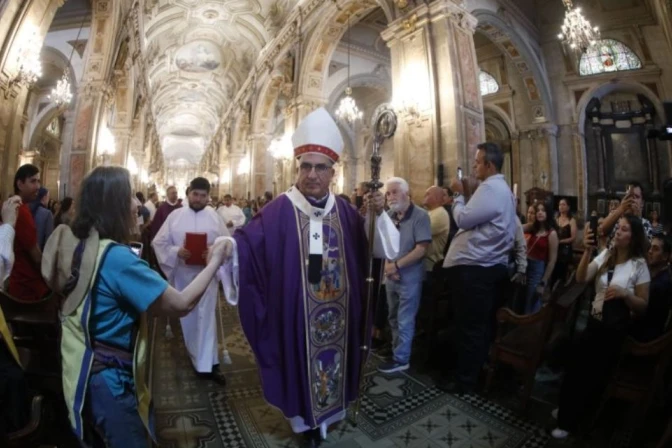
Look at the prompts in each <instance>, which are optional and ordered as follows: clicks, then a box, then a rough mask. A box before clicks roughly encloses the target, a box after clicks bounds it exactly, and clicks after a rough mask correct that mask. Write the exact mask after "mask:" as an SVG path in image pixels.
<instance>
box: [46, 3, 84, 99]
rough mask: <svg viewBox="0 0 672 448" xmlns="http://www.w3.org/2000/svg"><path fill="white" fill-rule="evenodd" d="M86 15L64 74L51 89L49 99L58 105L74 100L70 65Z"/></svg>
mask: <svg viewBox="0 0 672 448" xmlns="http://www.w3.org/2000/svg"><path fill="white" fill-rule="evenodd" d="M85 19H86V16H84V17H83V18H82V23H81V24H80V25H79V31H78V32H77V39H75V41H74V42H73V44H72V50H70V57H69V58H68V65H67V67H65V70H63V76H62V77H61V79H59V80H58V82H57V83H56V87H54V89H53V90H52V91H51V95H49V99H50V100H52V101H53V102H54V103H55V104H56V106H57V107H63V106H67V105H68V104H70V101H72V86H71V85H70V65H71V63H72V55H73V54H74V53H75V45H77V43H78V42H79V36H80V35H81V33H82V28H83V27H84V20H85Z"/></svg>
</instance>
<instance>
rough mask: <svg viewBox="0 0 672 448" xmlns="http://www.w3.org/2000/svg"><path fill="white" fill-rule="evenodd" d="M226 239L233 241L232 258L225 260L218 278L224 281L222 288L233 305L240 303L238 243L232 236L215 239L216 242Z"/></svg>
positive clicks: (219, 270) (218, 272) (218, 271)
mask: <svg viewBox="0 0 672 448" xmlns="http://www.w3.org/2000/svg"><path fill="white" fill-rule="evenodd" d="M222 240H226V241H231V244H232V245H233V250H232V253H231V258H230V259H229V260H228V261H227V262H225V263H224V264H223V265H222V266H221V267H220V268H219V269H218V270H217V278H219V281H221V282H222V288H223V289H224V297H225V298H226V301H227V302H228V303H229V304H230V305H233V306H236V305H238V291H239V287H238V243H237V242H236V240H235V239H233V238H231V237H230V236H223V237H219V238H217V239H216V240H215V244H217V243H218V242H220V241H222Z"/></svg>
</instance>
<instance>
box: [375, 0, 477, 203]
mask: <svg viewBox="0 0 672 448" xmlns="http://www.w3.org/2000/svg"><path fill="white" fill-rule="evenodd" d="M476 24H477V20H476V18H475V17H473V16H472V15H471V14H469V12H468V11H467V10H466V9H464V8H462V7H461V6H459V5H457V4H456V3H455V2H454V1H452V0H436V1H434V2H432V3H430V4H429V5H426V4H423V5H420V6H418V7H416V8H414V9H412V10H410V11H409V12H408V13H406V14H405V15H404V16H403V17H401V18H399V19H397V20H395V21H394V22H392V23H391V24H390V26H389V27H388V28H387V29H386V30H385V31H384V32H383V33H382V36H383V38H384V39H385V40H386V41H387V43H388V46H389V47H390V50H391V56H392V87H393V97H394V98H395V103H396V104H395V108H396V109H397V110H398V112H399V115H400V117H399V118H400V120H399V128H398V130H397V133H396V135H395V137H394V148H395V174H397V175H400V176H402V177H404V178H406V179H407V180H408V182H409V184H410V187H411V190H412V192H413V197H414V199H416V200H419V199H421V197H422V194H423V192H424V191H425V190H426V189H427V187H428V186H430V185H432V184H434V183H437V182H439V183H442V182H443V181H444V180H447V179H438V169H439V166H441V165H442V166H443V167H444V172H445V174H444V177H445V178H450V177H453V176H452V174H451V173H453V172H454V171H455V170H456V168H457V167H462V168H463V169H465V170H466V171H467V172H468V171H469V167H470V166H471V160H473V157H474V153H475V150H476V145H477V144H478V143H480V142H482V141H483V140H484V135H485V132H484V119H483V106H482V102H481V95H480V91H479V83H478V66H477V64H476V49H475V47H474V39H473V34H474V29H475V27H476ZM428 168H429V169H428Z"/></svg>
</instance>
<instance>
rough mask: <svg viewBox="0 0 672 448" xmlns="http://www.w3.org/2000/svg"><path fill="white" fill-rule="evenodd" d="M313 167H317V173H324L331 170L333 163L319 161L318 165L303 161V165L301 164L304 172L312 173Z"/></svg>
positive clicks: (300, 167)
mask: <svg viewBox="0 0 672 448" xmlns="http://www.w3.org/2000/svg"><path fill="white" fill-rule="evenodd" d="M313 168H314V169H315V172H316V173H317V174H324V173H326V172H327V171H329V169H330V168H331V165H329V164H326V163H318V164H316V165H313V164H312V163H307V162H303V163H302V164H301V165H299V169H300V170H301V172H302V173H304V174H310V172H311V171H313Z"/></svg>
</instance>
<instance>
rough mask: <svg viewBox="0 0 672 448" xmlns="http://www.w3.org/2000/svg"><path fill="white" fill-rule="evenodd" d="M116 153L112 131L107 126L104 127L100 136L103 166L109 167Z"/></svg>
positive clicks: (99, 145) (99, 142)
mask: <svg viewBox="0 0 672 448" xmlns="http://www.w3.org/2000/svg"><path fill="white" fill-rule="evenodd" d="M116 151H117V147H116V143H115V141H114V135H113V134H112V131H110V128H108V127H107V126H103V127H102V128H101V129H100V135H99V136H98V155H99V156H100V157H101V159H102V164H103V165H107V164H108V163H109V160H110V158H111V157H112V156H113V155H114V153H115V152H116Z"/></svg>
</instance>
